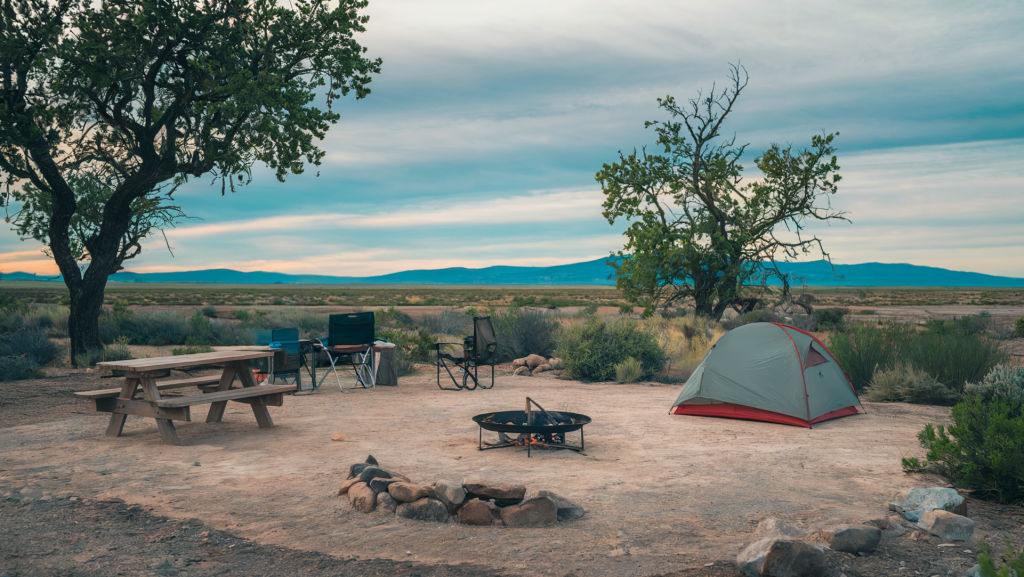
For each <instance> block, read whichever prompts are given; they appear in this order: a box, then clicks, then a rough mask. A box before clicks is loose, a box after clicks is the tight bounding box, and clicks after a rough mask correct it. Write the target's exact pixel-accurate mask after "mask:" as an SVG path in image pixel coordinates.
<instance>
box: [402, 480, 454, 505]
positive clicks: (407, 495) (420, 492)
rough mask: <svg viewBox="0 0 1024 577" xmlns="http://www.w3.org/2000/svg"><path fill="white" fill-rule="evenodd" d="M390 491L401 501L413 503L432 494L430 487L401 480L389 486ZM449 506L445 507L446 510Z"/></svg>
mask: <svg viewBox="0 0 1024 577" xmlns="http://www.w3.org/2000/svg"><path fill="white" fill-rule="evenodd" d="M388 493H391V496H392V497H394V498H395V500H396V501H398V502H400V503H412V502H413V501H419V500H420V499H423V498H425V497H427V496H428V495H430V487H428V486H426V485H420V484H417V483H406V482H404V481H399V482H397V483H391V485H390V486H388ZM447 510H448V508H447V507H445V511H447Z"/></svg>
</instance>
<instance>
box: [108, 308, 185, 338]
mask: <svg viewBox="0 0 1024 577" xmlns="http://www.w3.org/2000/svg"><path fill="white" fill-rule="evenodd" d="M129 313H130V311H129ZM99 324H100V339H101V340H102V341H103V342H104V343H112V342H114V339H116V338H117V337H120V336H124V337H128V339H129V341H130V342H131V344H133V345H150V346H162V345H178V344H181V343H183V342H185V338H186V337H188V335H189V331H190V327H189V323H188V320H187V319H185V318H183V317H182V316H181V315H180V314H178V313H177V312H174V311H166V312H140V313H138V314H120V313H113V314H103V315H101V316H100V319H99Z"/></svg>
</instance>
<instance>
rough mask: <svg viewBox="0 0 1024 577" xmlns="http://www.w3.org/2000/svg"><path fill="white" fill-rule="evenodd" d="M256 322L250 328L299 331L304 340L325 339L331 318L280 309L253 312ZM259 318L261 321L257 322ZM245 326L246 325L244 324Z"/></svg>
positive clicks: (299, 310)
mask: <svg viewBox="0 0 1024 577" xmlns="http://www.w3.org/2000/svg"><path fill="white" fill-rule="evenodd" d="M252 315H253V317H254V322H252V323H250V325H249V326H251V327H252V328H265V329H290V328H296V329H299V335H300V336H301V337H302V338H324V337H326V336H327V325H328V319H329V316H328V315H325V314H318V313H311V312H309V311H305V310H302V309H279V310H274V311H270V312H269V313H267V312H264V311H252ZM255 317H259V318H260V320H259V321H255ZM242 324H243V325H245V324H246V323H244V322H243V323H242Z"/></svg>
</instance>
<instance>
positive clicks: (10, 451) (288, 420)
mask: <svg viewBox="0 0 1024 577" xmlns="http://www.w3.org/2000/svg"><path fill="white" fill-rule="evenodd" d="M545 375H547V374H545ZM99 377H100V376H99V374H97V373H84V372H78V371H73V370H70V369H64V370H63V371H62V372H61V371H59V370H58V371H56V374H55V375H54V376H53V378H49V379H41V380H34V381H21V382H14V383H2V384H0V392H2V394H0V398H2V399H3V403H4V404H3V405H2V406H0V423H2V424H0V427H3V428H2V429H0V431H2V432H0V499H2V500H0V508H2V510H3V512H2V517H0V521H2V523H0V526H2V527H3V529H0V538H2V541H0V574H3V573H4V572H7V574H8V575H9V576H10V577H13V576H14V575H16V574H21V575H31V574H51V573H50V571H48V570H42V569H43V568H44V567H45V566H44V565H41V564H39V563H42V562H41V561H40V562H38V563H36V562H34V561H32V560H33V559H41V558H45V559H51V558H52V563H53V565H52V574H60V573H59V572H58V569H59V570H60V571H65V572H70V573H68V574H89V572H90V571H91V572H93V573H92V574H113V573H114V572H112V571H108V570H107V569H103V566H101V565H96V566H93V565H89V563H91V562H92V561H90V559H93V557H95V555H96V554H95V553H92V552H90V551H91V550H90V549H88V547H93V548H100V547H105V548H107V550H108V552H107V553H104V555H106V557H104V558H105V559H107V561H106V562H108V563H114V565H117V563H121V565H117V566H118V567H123V572H124V574H126V575H132V574H144V575H149V574H181V575H186V574H187V575H206V574H216V572H215V571H214V570H213V569H209V571H207V569H204V567H206V568H209V567H215V568H217V569H218V570H221V569H227V568H233V569H236V570H237V571H236V572H241V573H243V574H286V573H287V570H288V568H292V569H297V568H308V569H310V570H311V571H310V573H311V574H323V575H349V574H353V575H355V574H373V573H375V572H380V574H405V573H406V572H408V574H410V575H411V574H417V573H419V574H422V575H465V574H481V575H484V574H487V573H488V572H491V571H493V572H498V573H502V574H511V575H559V576H562V575H588V576H589V575H615V576H618V575H656V574H667V573H674V572H681V573H678V574H679V575H691V574H693V575H736V570H735V568H734V567H735V566H734V565H733V560H734V559H735V555H736V553H737V552H738V551H739V550H740V549H741V547H742V546H743V544H744V543H745V542H747V541H749V540H750V537H751V533H752V532H753V530H754V528H755V526H756V524H757V523H758V522H759V521H760V520H762V519H764V518H766V517H777V518H780V519H783V520H785V521H787V522H790V523H795V524H798V525H802V526H804V527H808V528H812V527H817V526H820V525H822V524H826V523H831V522H839V521H851V520H870V519H877V518H882V517H885V516H886V510H885V506H884V502H885V501H886V500H887V499H890V498H891V497H892V496H893V495H894V494H895V493H896V492H898V491H900V490H902V489H908V488H911V487H915V486H918V487H919V486H934V485H936V484H941V483H942V482H941V480H940V479H937V478H922V477H921V476H908V475H905V474H904V473H902V471H901V470H900V465H899V459H900V457H901V456H911V455H912V456H919V457H920V456H923V451H922V449H920V447H918V446H917V443H916V439H915V435H916V433H917V432H918V431H919V430H920V429H921V427H922V426H923V425H924V424H925V423H926V422H933V423H941V422H946V421H947V420H948V409H946V408H940V407H926V406H914V405H902V404H867V405H866V409H867V414H865V415H858V416H854V417H848V418H844V419H839V420H834V421H829V422H826V423H822V424H820V425H816V426H815V427H814V428H813V429H810V430H808V429H803V428H797V427H788V426H782V425H773V424H768V423H757V422H747V421H738V420H725V419H713V418H701V417H683V416H670V415H668V408H669V406H670V405H671V402H672V401H673V400H674V398H675V396H676V395H677V394H678V386H669V385H658V386H651V385H649V384H642V385H615V384H582V383H578V382H574V381H562V380H559V379H556V378H552V377H550V376H543V377H535V378H525V377H506V376H499V377H498V383H497V386H496V387H495V388H494V389H493V390H477V391H473V392H465V391H460V392H452V391H441V390H438V388H437V386H436V384H435V382H434V375H433V374H432V373H430V374H422V375H418V376H413V377H406V378H403V379H402V380H401V382H400V386H399V387H394V388H392V387H388V388H385V387H380V388H378V389H376V390H365V391H364V390H359V391H349V392H346V393H344V394H342V393H341V392H340V391H339V390H338V388H337V386H336V385H335V386H334V387H331V386H330V382H328V383H326V384H325V385H324V388H322V389H321V390H320V391H318V392H317V393H315V394H312V395H303V396H289V397H286V399H285V403H284V406H282V407H271V408H270V411H271V414H272V416H273V419H274V422H275V424H276V425H277V426H276V428H274V429H272V430H260V429H258V428H257V427H256V422H255V419H254V417H253V416H252V412H251V411H250V410H249V408H248V407H247V406H246V405H241V404H234V403H233V404H231V405H229V407H228V411H227V414H226V415H225V418H224V422H223V423H218V424H207V423H204V422H203V421H204V419H205V407H195V410H194V411H193V414H192V419H193V421H192V422H189V423H181V424H179V425H178V432H179V436H180V437H181V439H182V441H183V442H184V446H181V447H177V446H169V445H164V444H163V443H162V442H161V441H160V435H159V433H158V432H157V429H156V426H155V425H154V423H153V421H152V420H149V419H142V418H138V417H130V418H129V419H128V423H127V425H126V426H125V434H124V435H123V436H122V437H120V438H117V439H111V438H107V437H105V436H104V435H103V432H104V429H105V425H106V421H107V416H106V415H102V414H97V413H94V412H92V409H91V405H90V404H89V403H86V402H82V401H75V400H74V399H73V398H72V397H71V394H70V393H71V391H74V390H89V389H94V388H107V387H112V386H115V385H116V382H117V381H116V379H100V378H99ZM526 396H530V397H532V398H534V399H536V400H537V401H539V402H540V403H541V404H543V405H544V407H545V408H547V409H551V410H568V411H574V412H580V413H584V414H587V415H590V416H591V417H592V418H593V421H594V422H593V424H591V425H588V426H587V427H586V429H585V432H586V448H587V450H586V452H585V453H584V454H576V453H572V452H569V451H536V452H534V453H533V457H532V458H527V455H526V451H525V449H518V448H515V449H500V450H494V451H483V452H481V451H478V449H477V442H478V429H477V428H476V426H475V424H474V423H473V422H472V421H471V417H472V416H473V415H476V414H479V413H483V412H488V411H494V410H511V409H518V408H519V407H522V406H523V405H524V398H525V397H526ZM334 433H343V434H345V435H347V437H348V438H347V439H346V440H345V441H342V442H335V441H331V440H330V435H331V434H334ZM569 440H570V442H571V441H573V440H574V437H570V439H569ZM368 454H372V455H374V456H375V457H376V458H377V459H378V460H379V461H380V463H381V464H382V466H384V467H386V468H389V469H392V470H395V471H397V472H400V473H403V474H405V475H407V476H409V477H410V478H412V479H413V480H416V481H422V482H433V481H434V480H437V479H450V480H455V481H458V480H461V479H463V478H469V477H483V478H488V479H494V480H499V481H503V482H514V483H522V484H525V485H526V486H527V487H528V488H530V489H549V490H553V491H555V492H557V493H559V494H561V495H563V496H565V497H567V498H569V499H571V500H574V501H576V502H577V503H579V504H580V505H582V506H583V507H584V508H585V509H586V510H587V514H586V516H585V517H584V518H583V519H580V520H577V521H572V522H567V523H560V524H558V525H557V526H556V527H553V528H541V529H501V528H479V527H469V526H461V525H457V524H446V525H438V524H426V523H421V522H416V521H409V520H404V519H400V518H396V517H394V516H393V515H385V514H381V513H374V514H371V515H364V514H361V513H358V512H355V511H353V510H352V509H351V507H350V505H349V503H348V500H347V499H346V498H344V497H337V496H335V492H336V491H337V487H338V486H339V485H340V484H341V482H342V481H343V480H344V478H345V476H346V472H347V469H348V465H349V464H350V463H353V462H360V461H362V460H363V459H364V458H365V457H366V456H367V455H368ZM71 497H75V498H77V499H78V500H76V501H71ZM112 499H115V500H117V499H119V500H123V501H124V503H123V504H122V503H119V502H118V501H111V500H112ZM83 500H84V502H83ZM126 508H127V509H126ZM969 508H970V509H969V510H970V513H971V517H972V518H974V519H975V521H976V522H977V523H978V530H977V532H976V535H977V536H978V537H983V536H987V537H988V539H989V542H993V543H1001V540H1002V537H1003V535H1004V534H1010V535H1011V536H1013V538H1014V539H1015V540H1016V541H1020V540H1021V534H1022V533H1024V512H1022V511H1021V510H1020V509H1013V508H1005V507H1004V508H1000V507H994V506H992V505H990V504H986V503H978V502H976V501H974V500H971V503H970V504H969ZM128 509H131V510H132V511H134V512H135V513H133V514H132V515H128V517H130V518H131V519H133V520H132V521H131V522H127V521H125V522H116V521H117V520H118V519H123V518H125V515H126V514H125V511H127V510H128ZM136 513H137V514H136ZM75 515H80V517H75ZM164 517H166V519H164ZM71 519H74V520H77V521H79V527H82V526H83V525H84V527H82V529H83V531H82V533H83V534H82V535H78V534H77V533H75V531H77V529H73V528H72V527H71V525H69V523H72V521H70V520H71ZM190 519H192V520H193V521H189V520H190ZM126 523H127V524H126ZM133 523H134V524H133ZM140 524H141V525H140ZM156 526H159V528H160V531H162V532H157V533H152V535H156V536H159V539H157V540H155V541H152V542H150V541H148V540H147V539H149V538H150V537H147V538H146V539H143V538H142V537H145V536H146V535H149V534H150V533H151V532H152V531H155V529H153V527H156ZM211 528H212V529H213V530H214V531H215V532H214V533H211V535H223V538H224V539H229V537H230V539H238V540H239V541H237V542H236V541H230V543H236V545H237V547H241V549H239V551H242V550H245V551H249V552H250V553H247V554H246V555H249V557H245V556H242V557H237V556H236V557H232V556H230V555H229V556H228V557H227V559H228V560H227V561H223V562H221V561H217V559H220V558H221V557H222V556H223V555H225V554H227V553H225V551H224V549H225V548H227V547H228V545H230V543H229V542H228V541H225V542H224V543H225V544H223V545H221V544H218V543H219V542H215V540H214V539H213V538H209V539H208V541H206V542H202V537H199V535H200V534H201V533H202V532H204V531H208V530H211ZM170 536H175V538H174V539H170ZM61 539H64V540H70V541H73V542H76V543H78V542H80V543H81V544H82V547H85V549H82V548H79V549H75V548H74V547H71V548H70V549H69V548H66V547H56V546H55V545H54V543H56V542H58V541H59V542H64V541H60V540H61ZM230 539H229V540H230ZM167 543H172V545H167ZM940 543H941V542H940V541H938V540H937V539H935V538H931V537H923V536H922V537H920V538H919V539H917V540H910V539H908V538H907V537H906V536H903V537H901V538H899V539H897V538H895V537H894V538H893V539H891V540H890V541H887V542H883V548H882V550H880V552H879V553H876V554H875V555H873V556H871V557H861V558H853V557H851V556H845V555H843V554H839V553H830V555H831V556H832V566H833V568H834V571H833V572H830V573H834V575H836V576H838V575H839V574H840V572H841V573H843V574H846V575H847V576H848V577H853V576H854V575H886V574H895V573H896V572H897V571H899V562H900V561H904V562H906V563H908V565H907V569H908V570H913V571H915V573H916V574H922V575H933V574H943V575H944V574H946V571H958V572H959V571H962V570H964V569H966V568H967V567H969V566H970V565H971V564H973V555H971V554H967V553H963V552H962V551H963V550H964V549H971V548H974V547H976V544H977V543H976V542H971V543H967V544H963V545H964V546H963V547H961V546H960V545H957V547H952V548H938V547H937V546H938V545H939V544H940ZM165 545H167V546H165ZM1020 545H1021V543H1016V546H1020ZM111 547H114V548H116V549H110V548H111ZM237 547H236V548H237ZM76 551H77V552H76ZM109 551H117V553H110V552H109ZM55 555H56V557H55ZM90 555H92V557H90ZM161 555H162V557H161ZM234 555H237V554H234ZM219 556H220V557H219ZM275 556H277V557H280V558H281V563H282V565H280V566H279V567H278V569H276V571H281V572H278V573H275V572H273V571H269V570H267V571H264V570H263V569H261V567H263V566H262V565H260V564H259V563H269V561H267V560H268V559H273V558H274V557H275ZM87 557H88V558H87ZM122 557H123V559H122ZM167 557H171V558H172V559H171V561H168V562H167V563H166V564H165V565H166V566H164V567H163V568H160V566H161V564H163V561H164V560H166V558H167ZM192 557H195V558H196V559H198V560H193V561H188V559H191V558H192ZM243 557H244V558H245V560H244V561H243V560H240V561H238V562H237V563H238V564H239V565H237V566H236V565H235V561H231V559H242V558H243ZM847 557H849V558H847ZM118 559H121V561H117V560H118ZM182 559H184V561H182ZM353 559H354V560H353ZM47 562H50V561H47ZM33 563H36V564H33ZM61 563H63V564H61ZM204 563H206V565H204ZM217 563H221V564H219V565H218V564H217ZM304 563H307V564H308V563H314V565H304ZM316 563H321V564H322V566H321V565H315V564H316ZM332 563H333V564H334V565H333V567H334V568H333V569H332V568H331V567H332V565H331V564H332ZM346 563H347V564H348V565H346ZM360 563H365V565H361V564H360ZM375 563H376V565H375ZM708 563H713V564H714V565H712V566H710V567H705V565H706V564H708ZM936 563H940V564H942V567H943V570H942V571H938V567H937V566H936V565H935V564H936ZM176 564H177V565H176ZM247 564H248V565H247ZM114 565H111V567H113V566H114ZM75 567H78V568H79V569H81V570H80V571H78V570H75V569H74V568H75ZM314 567H316V568H317V569H316V573H312V569H313V568H314ZM346 567H347V568H346ZM844 567H845V568H844ZM108 569H109V568H108ZM172 570H173V571H174V572H177V573H174V572H172ZM19 571H20V573H19ZM161 571H162V572H161ZM346 571H347V572H346ZM899 572H900V574H904V573H906V570H904V571H899ZM289 574H295V573H294V572H292V573H289ZM907 574H909V573H907Z"/></svg>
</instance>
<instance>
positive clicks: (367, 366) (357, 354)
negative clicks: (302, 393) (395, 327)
mask: <svg viewBox="0 0 1024 577" xmlns="http://www.w3.org/2000/svg"><path fill="white" fill-rule="evenodd" d="M374 332H375V326H374V320H373V311H369V312H365V313H348V314H341V315H331V316H330V318H329V319H328V324H327V339H326V342H324V339H316V340H315V341H313V343H314V345H313V351H314V358H315V356H316V355H318V354H319V353H320V352H324V353H326V354H327V357H328V359H330V361H331V372H333V373H334V378H335V379H337V380H338V387H339V388H340V389H341V390H342V392H344V391H345V387H344V385H342V384H341V377H339V376H338V369H337V366H338V364H339V361H342V362H341V363H340V364H342V365H352V370H354V371H355V373H356V384H355V385H354V386H352V387H350V388H353V389H354V388H356V387H357V386H362V387H363V388H372V387H375V386H376V376H377V375H376V373H377V371H376V370H375V369H376V367H375V366H373V343H374V341H375V340H383V339H375V338H374ZM328 374H329V373H328V372H327V371H324V376H323V378H321V379H320V382H319V383H316V388H319V387H320V385H321V384H323V382H324V380H326V379H327V375H328Z"/></svg>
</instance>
